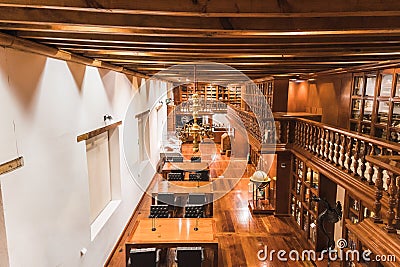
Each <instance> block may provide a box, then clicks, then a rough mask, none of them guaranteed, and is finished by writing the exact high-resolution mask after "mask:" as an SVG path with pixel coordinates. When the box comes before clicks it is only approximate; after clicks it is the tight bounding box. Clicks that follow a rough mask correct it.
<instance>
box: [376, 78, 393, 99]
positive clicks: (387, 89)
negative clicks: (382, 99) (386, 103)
mask: <svg viewBox="0 0 400 267" xmlns="http://www.w3.org/2000/svg"><path fill="white" fill-rule="evenodd" d="M392 82H393V75H392V74H382V80H381V87H380V90H379V91H380V92H379V96H391V92H392Z"/></svg>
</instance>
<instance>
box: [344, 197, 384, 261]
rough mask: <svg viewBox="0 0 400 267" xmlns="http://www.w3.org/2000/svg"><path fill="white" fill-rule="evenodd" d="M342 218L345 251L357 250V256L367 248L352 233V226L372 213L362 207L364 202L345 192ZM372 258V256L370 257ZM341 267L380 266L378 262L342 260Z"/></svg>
mask: <svg viewBox="0 0 400 267" xmlns="http://www.w3.org/2000/svg"><path fill="white" fill-rule="evenodd" d="M343 208H344V210H343V217H344V227H343V238H344V239H346V241H347V247H346V248H345V249H344V252H346V251H347V250H357V251H359V254H360V255H362V252H363V251H365V250H367V249H368V248H367V247H366V246H365V244H363V243H362V242H361V241H360V240H359V238H357V235H356V234H354V233H353V232H352V230H351V229H352V228H353V227H352V226H353V225H355V224H358V223H360V222H362V221H363V220H364V219H367V218H370V217H372V216H373V215H374V214H373V212H372V211H371V210H370V209H369V208H368V207H366V206H365V205H364V202H363V201H362V200H360V199H358V198H356V197H354V196H352V195H351V194H349V193H347V192H346V196H345V203H344V207H343ZM371 258H372V256H371ZM342 266H346V267H347V266H349V267H350V266H357V267H358V266H363V267H365V266H371V267H372V266H374V267H375V266H382V265H379V263H378V262H370V263H367V262H364V261H363V260H362V259H361V260H360V261H359V262H358V261H356V260H353V259H344V261H343V264H342Z"/></svg>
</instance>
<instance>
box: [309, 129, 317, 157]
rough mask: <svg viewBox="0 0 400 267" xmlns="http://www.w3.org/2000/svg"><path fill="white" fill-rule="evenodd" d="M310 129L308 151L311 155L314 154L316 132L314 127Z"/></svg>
mask: <svg viewBox="0 0 400 267" xmlns="http://www.w3.org/2000/svg"><path fill="white" fill-rule="evenodd" d="M310 127H311V130H310V138H311V140H310V150H311V152H312V153H314V152H315V145H316V140H315V134H316V131H315V126H314V125H311V126H310Z"/></svg>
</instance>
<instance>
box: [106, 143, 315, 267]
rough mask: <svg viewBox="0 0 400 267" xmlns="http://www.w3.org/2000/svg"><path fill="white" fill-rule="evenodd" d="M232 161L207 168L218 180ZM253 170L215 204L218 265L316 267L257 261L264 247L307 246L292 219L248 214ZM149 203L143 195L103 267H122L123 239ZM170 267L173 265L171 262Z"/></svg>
mask: <svg viewBox="0 0 400 267" xmlns="http://www.w3.org/2000/svg"><path fill="white" fill-rule="evenodd" d="M189 148H190V147H189ZM187 149H188V148H185V150H187ZM231 159H232V158H228V157H226V156H221V155H218V158H217V161H216V162H214V163H213V164H211V166H210V169H211V173H212V176H213V177H218V176H219V175H221V174H222V173H223V171H224V169H225V168H226V166H227V165H228V164H235V162H234V160H233V161H232V160H231ZM253 171H254V169H252V168H251V167H248V169H247V171H245V173H244V175H243V178H241V179H240V180H239V182H238V183H237V184H236V186H235V187H234V188H233V190H231V191H230V192H229V193H228V194H226V195H225V196H224V197H222V198H220V199H218V200H217V201H215V203H214V219H215V220H216V224H217V236H218V240H219V245H220V246H219V266H237V267H240V266H254V267H256V266H277V267H278V266H279V267H281V266H293V267H294V266H315V265H313V264H312V263H311V262H293V261H288V262H280V261H278V259H277V258H276V254H275V257H274V260H273V261H268V260H267V261H260V260H259V259H258V258H257V252H258V251H259V250H260V249H262V248H264V246H265V245H266V246H267V247H268V251H271V250H276V251H278V250H281V249H282V250H285V251H287V252H289V251H290V250H293V249H295V250H298V251H300V252H301V251H302V250H303V249H306V247H304V245H305V244H304V243H302V242H303V241H302V240H303V239H302V238H301V237H300V236H299V231H297V228H296V226H295V224H294V221H293V219H291V218H277V217H274V216H273V215H253V214H251V212H250V211H249V208H248V197H249V194H248V183H249V178H248V177H249V175H251V174H252V173H253ZM155 179H159V177H155ZM219 179H226V178H219ZM153 184H154V182H153ZM150 187H151V186H150ZM150 204H151V197H150V196H149V195H147V194H146V195H145V196H144V198H143V200H142V202H141V203H140V204H139V207H138V209H137V211H136V212H135V214H133V217H132V220H131V221H130V223H129V224H128V226H127V228H126V230H125V232H124V233H123V236H122V238H121V240H120V242H119V243H118V245H117V249H116V250H115V252H114V254H113V255H112V256H111V258H110V261H109V262H108V264H107V265H106V266H109V267H117V266H118V267H120V266H125V265H124V259H125V249H124V244H125V240H126V239H127V238H128V237H129V236H130V235H131V231H132V228H133V226H134V223H135V221H136V220H138V219H140V218H146V217H148V215H149V206H150ZM169 265H170V266H174V264H173V263H169ZM203 265H204V264H203ZM206 265H208V264H206Z"/></svg>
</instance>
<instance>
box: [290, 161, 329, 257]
mask: <svg viewBox="0 0 400 267" xmlns="http://www.w3.org/2000/svg"><path fill="white" fill-rule="evenodd" d="M290 188H291V191H290V214H291V216H292V217H293V218H294V220H295V222H296V223H297V225H298V227H299V229H300V230H301V233H302V235H303V236H304V238H305V239H306V240H307V242H308V243H309V245H310V246H311V247H312V248H313V249H315V250H316V251H321V250H323V249H326V247H327V241H328V240H327V238H326V236H325V235H324V234H323V232H322V229H320V227H319V225H318V221H317V219H318V216H319V215H320V214H321V213H322V212H323V211H324V209H325V207H323V206H322V207H320V204H319V203H318V202H316V201H313V199H315V198H322V199H325V200H327V201H328V202H329V203H331V204H334V203H335V202H336V184H335V183H334V182H332V181H331V180H329V179H328V178H326V177H325V176H323V175H321V174H320V173H319V172H318V171H316V170H315V169H314V168H313V167H311V166H308V165H307V163H306V161H304V160H302V159H300V158H298V157H296V156H293V160H292V171H291V185H290ZM333 227H334V226H333V224H327V225H325V228H326V230H327V232H328V233H331V235H332V236H331V238H333V232H334V231H333Z"/></svg>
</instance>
